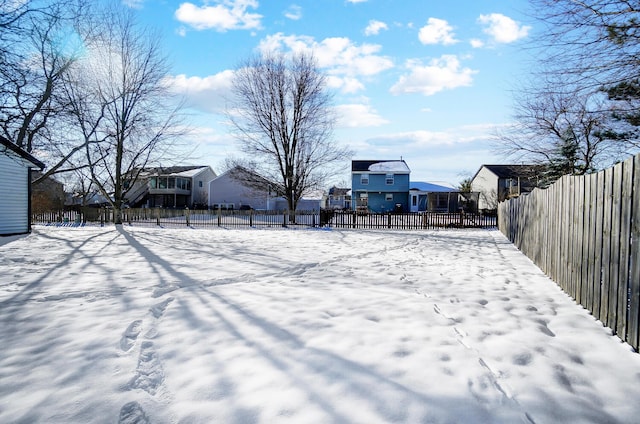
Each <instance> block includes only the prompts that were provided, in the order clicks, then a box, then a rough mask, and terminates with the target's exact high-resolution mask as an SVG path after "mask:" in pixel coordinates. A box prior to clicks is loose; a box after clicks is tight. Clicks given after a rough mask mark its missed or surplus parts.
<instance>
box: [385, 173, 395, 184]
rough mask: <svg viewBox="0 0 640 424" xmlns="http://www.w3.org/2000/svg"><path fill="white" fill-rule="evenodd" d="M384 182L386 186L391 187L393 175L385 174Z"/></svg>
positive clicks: (393, 179)
mask: <svg viewBox="0 0 640 424" xmlns="http://www.w3.org/2000/svg"><path fill="white" fill-rule="evenodd" d="M384 181H385V183H386V184H387V185H393V183H394V181H395V175H393V174H387V175H386V176H385V178H384Z"/></svg>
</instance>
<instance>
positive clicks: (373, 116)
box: [335, 104, 389, 128]
mask: <svg viewBox="0 0 640 424" xmlns="http://www.w3.org/2000/svg"><path fill="white" fill-rule="evenodd" d="M335 111H336V115H337V116H338V117H339V118H338V123H337V126H338V127H342V128H362V127H378V126H380V125H384V124H387V123H389V121H387V120H386V119H384V118H383V117H381V116H380V115H379V114H378V112H376V111H375V110H374V109H373V108H372V107H371V106H370V105H368V104H344V105H339V106H336V107H335Z"/></svg>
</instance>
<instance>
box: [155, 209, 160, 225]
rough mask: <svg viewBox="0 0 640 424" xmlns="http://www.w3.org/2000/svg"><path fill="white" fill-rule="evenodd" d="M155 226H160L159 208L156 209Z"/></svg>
mask: <svg viewBox="0 0 640 424" xmlns="http://www.w3.org/2000/svg"><path fill="white" fill-rule="evenodd" d="M156 225H157V226H158V227H159V226H160V208H156Z"/></svg>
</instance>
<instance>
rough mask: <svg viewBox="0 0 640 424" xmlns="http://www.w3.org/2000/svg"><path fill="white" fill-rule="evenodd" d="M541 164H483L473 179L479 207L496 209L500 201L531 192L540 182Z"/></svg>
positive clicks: (472, 186) (473, 188) (489, 209)
mask: <svg viewBox="0 0 640 424" xmlns="http://www.w3.org/2000/svg"><path fill="white" fill-rule="evenodd" d="M542 171H543V167H542V166H540V165H482V166H481V167H480V169H479V170H478V172H476V174H475V175H474V176H473V178H472V180H471V191H472V192H477V193H479V198H478V209H479V210H483V211H494V210H496V208H497V207H498V203H500V202H502V201H504V200H506V199H509V198H512V197H518V196H520V195H521V194H526V193H529V192H531V191H532V190H533V189H534V188H535V187H537V186H538V185H539V184H540V180H541V178H540V175H541V173H542Z"/></svg>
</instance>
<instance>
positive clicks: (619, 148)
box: [500, 0, 640, 176]
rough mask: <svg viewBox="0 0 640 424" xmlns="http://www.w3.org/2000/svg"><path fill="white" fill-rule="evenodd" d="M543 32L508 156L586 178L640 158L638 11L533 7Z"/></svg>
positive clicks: (614, 5)
mask: <svg viewBox="0 0 640 424" xmlns="http://www.w3.org/2000/svg"><path fill="white" fill-rule="evenodd" d="M530 3H531V5H532V6H533V7H532V9H533V10H534V12H533V15H534V16H535V18H536V19H537V21H538V24H539V26H540V28H541V29H540V30H539V31H537V34H538V35H537V36H536V37H534V38H533V40H532V47H533V50H534V51H537V53H538V54H537V60H538V62H537V67H536V68H535V70H534V72H533V77H532V83H531V84H530V86H529V87H527V88H526V89H524V90H521V91H520V92H518V93H517V94H516V96H517V97H516V112H515V114H514V118H515V120H516V121H517V124H516V125H515V126H514V127H513V128H511V130H510V131H508V132H506V133H503V134H501V137H500V138H501V140H502V141H503V142H506V143H504V144H506V146H507V147H506V151H507V153H511V154H515V155H516V156H521V157H526V158H534V159H537V161H538V162H540V163H545V164H547V165H548V169H549V175H550V176H559V175H562V174H564V173H584V172H590V171H592V170H595V169H599V168H601V167H602V166H608V165H609V164H611V163H612V162H615V161H617V160H619V159H621V158H622V157H624V156H625V155H628V154H632V153H636V152H638V151H639V147H640V143H638V133H639V131H638V129H639V128H640V127H639V126H640V113H639V112H638V111H639V110H640V108H639V106H640V80H639V79H638V75H639V71H640V43H639V41H640V4H638V3H637V2H631V1H628V0H581V1H576V0H530Z"/></svg>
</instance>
